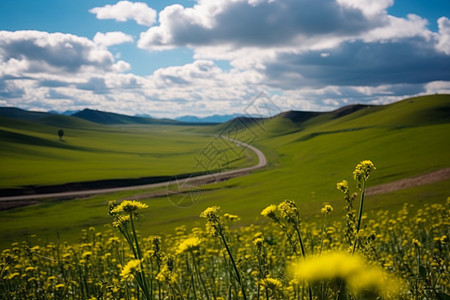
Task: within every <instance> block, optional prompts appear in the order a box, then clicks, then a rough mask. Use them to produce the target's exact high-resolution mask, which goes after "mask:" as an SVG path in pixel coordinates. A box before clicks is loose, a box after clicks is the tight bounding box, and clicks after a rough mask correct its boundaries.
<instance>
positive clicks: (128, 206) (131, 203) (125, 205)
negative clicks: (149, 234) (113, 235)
mask: <svg viewBox="0 0 450 300" xmlns="http://www.w3.org/2000/svg"><path fill="white" fill-rule="evenodd" d="M147 207H148V205H147V204H144V203H142V202H139V201H136V200H124V201H122V202H121V203H120V204H119V205H118V206H116V207H115V208H114V209H112V210H111V213H121V212H128V213H129V212H132V211H136V210H138V209H144V208H147Z"/></svg>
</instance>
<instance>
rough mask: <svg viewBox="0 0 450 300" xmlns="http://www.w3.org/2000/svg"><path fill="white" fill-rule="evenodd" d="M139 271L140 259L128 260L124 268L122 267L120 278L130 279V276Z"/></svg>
mask: <svg viewBox="0 0 450 300" xmlns="http://www.w3.org/2000/svg"><path fill="white" fill-rule="evenodd" d="M140 271H141V260H140V259H133V260H130V261H129V262H128V263H127V264H126V266H125V267H123V269H122V272H120V276H121V277H122V278H123V279H125V280H127V279H130V278H131V276H133V275H134V273H136V272H140Z"/></svg>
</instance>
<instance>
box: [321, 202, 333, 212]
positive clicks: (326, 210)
mask: <svg viewBox="0 0 450 300" xmlns="http://www.w3.org/2000/svg"><path fill="white" fill-rule="evenodd" d="M332 211H333V207H332V206H331V205H329V204H325V206H324V207H322V209H321V210H320V212H321V213H323V214H327V215H328V214H330V213H331V212H332Z"/></svg>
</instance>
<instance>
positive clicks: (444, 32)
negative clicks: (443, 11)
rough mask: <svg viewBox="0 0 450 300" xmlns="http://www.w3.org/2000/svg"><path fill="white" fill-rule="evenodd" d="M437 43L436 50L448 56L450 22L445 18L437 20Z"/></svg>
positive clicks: (449, 51) (449, 48)
mask: <svg viewBox="0 0 450 300" xmlns="http://www.w3.org/2000/svg"><path fill="white" fill-rule="evenodd" d="M438 26H439V41H438V43H437V45H436V48H437V49H438V50H439V51H442V52H444V53H445V54H448V55H450V20H449V19H448V18H446V17H442V18H439V20H438Z"/></svg>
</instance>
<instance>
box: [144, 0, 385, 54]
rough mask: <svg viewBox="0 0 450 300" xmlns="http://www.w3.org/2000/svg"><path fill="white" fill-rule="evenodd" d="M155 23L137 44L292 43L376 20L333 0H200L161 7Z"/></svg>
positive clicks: (343, 31)
mask: <svg viewBox="0 0 450 300" xmlns="http://www.w3.org/2000/svg"><path fill="white" fill-rule="evenodd" d="M159 23H160V24H159V25H158V26H154V27H151V28H150V29H149V30H148V31H147V32H145V33H142V34H141V37H140V40H139V42H138V46H139V47H141V48H145V49H149V50H161V49H163V50H164V49H166V48H168V47H177V46H190V47H201V46H212V45H215V46H224V45H233V46H234V47H259V48H264V47H273V46H274V45H277V47H283V46H287V45H291V46H293V45H299V44H301V43H303V42H305V41H311V40H312V38H313V37H314V38H317V37H320V38H321V39H325V40H326V39H328V38H329V37H330V36H331V35H333V36H348V35H352V36H353V35H355V34H358V33H361V32H364V31H366V30H367V29H369V28H373V27H374V26H377V24H378V21H377V19H375V18H368V17H367V16H365V15H364V13H363V11H362V10H361V9H360V8H354V7H350V6H344V5H339V4H338V3H337V2H335V1H334V0H324V1H321V2H320V3H318V2H317V1H315V0H284V1H263V0H259V1H250V2H248V1H247V0H222V1H199V2H198V4H196V5H195V6H194V7H193V8H184V7H183V6H181V5H172V6H168V7H166V8H165V9H164V10H163V11H161V12H160V14H159Z"/></svg>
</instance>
